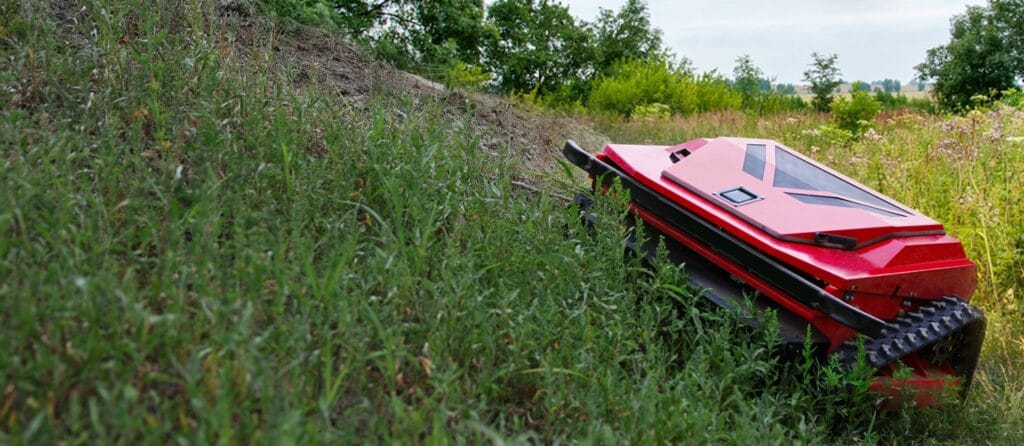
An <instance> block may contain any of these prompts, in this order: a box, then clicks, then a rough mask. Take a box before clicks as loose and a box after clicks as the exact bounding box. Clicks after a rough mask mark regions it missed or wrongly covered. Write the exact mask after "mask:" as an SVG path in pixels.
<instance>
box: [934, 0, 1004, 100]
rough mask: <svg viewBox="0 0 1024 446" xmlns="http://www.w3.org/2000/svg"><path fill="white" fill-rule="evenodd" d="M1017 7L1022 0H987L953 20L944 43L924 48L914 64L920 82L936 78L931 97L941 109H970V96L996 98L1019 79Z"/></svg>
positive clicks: (972, 98)
mask: <svg viewBox="0 0 1024 446" xmlns="http://www.w3.org/2000/svg"><path fill="white" fill-rule="evenodd" d="M1022 10H1024V0H992V1H991V2H990V4H989V6H968V8H967V11H966V12H965V13H964V14H962V15H958V16H956V17H954V18H953V20H952V27H951V29H950V41H949V43H947V44H946V45H943V46H939V47H936V48H932V49H930V50H928V55H927V58H926V59H925V61H924V62H923V63H921V64H919V65H918V66H917V67H916V69H917V72H918V76H919V77H920V79H921V80H922V81H923V80H934V81H935V87H934V89H933V90H932V95H933V96H934V97H935V98H936V100H938V102H939V103H940V104H941V105H942V106H943V107H944V108H946V109H948V110H964V109H967V108H970V107H971V106H973V105H975V100H974V98H975V97H987V98H989V99H993V100H994V99H998V98H999V95H1000V94H1001V93H1002V92H1003V91H1005V90H1008V89H1010V88H1013V87H1014V86H1015V82H1016V81H1017V80H1018V79H1020V78H1021V77H1024V46H1022V45H1021V43H1024V38H1022V37H1021V32H1024V12H1022ZM986 102H987V101H986Z"/></svg>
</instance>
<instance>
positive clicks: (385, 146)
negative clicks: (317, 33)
mask: <svg viewBox="0 0 1024 446" xmlns="http://www.w3.org/2000/svg"><path fill="white" fill-rule="evenodd" d="M38 3H39V2H30V1H26V2H21V3H18V2H6V3H4V4H3V8H2V10H0V12H2V14H3V20H4V23H5V25H4V28H3V29H2V30H0V32H2V34H3V39H4V40H3V41H2V43H0V52H2V57H3V60H4V61H5V68H4V71H3V72H2V73H0V84H2V87H3V88H2V89H0V104H3V105H2V108H0V142H2V144H3V148H4V149H3V150H4V152H3V156H4V161H3V164H2V168H0V188H2V191H3V196H4V197H5V198H4V203H5V205H4V207H3V208H0V234H2V236H0V281H2V284H3V285H2V286H0V392H2V394H0V442H4V443H6V442H26V443H29V442H31V443H52V442H54V441H57V440H61V441H67V442H69V443H72V444H74V443H96V442H101V443H112V442H125V443H138V442H160V443H163V442H169V441H184V442H197V443H207V442H215V441H216V442H224V443H253V442H272V443H283V442H289V441H298V442H303V443H311V442H327V441H339V440H345V439H348V440H349V441H354V440H355V439H356V438H371V439H376V440H380V441H383V440H397V441H406V442H423V441H431V442H435V441H436V442H444V441H446V440H456V441H460V440H462V441H481V440H485V439H488V438H495V437H505V438H509V439H520V440H529V439H530V438H535V439H539V440H541V441H546V442H550V441H556V440H560V439H571V440H604V441H608V442H630V443H648V442H664V441H677V442H678V441H694V442H707V441H714V442H727V443H750V442H754V441H759V442H767V443H787V444H788V443H790V442H792V441H793V440H798V441H801V442H826V441H850V440H863V441H868V442H870V441H878V440H886V439H904V440H907V441H913V440H926V439H938V440H950V441H953V440H958V439H961V438H963V437H965V436H966V437H973V438H976V439H980V440H989V441H1003V440H1005V439H1006V436H1007V435H1020V425H1021V423H1020V420H1019V418H1012V416H1009V415H999V414H998V413H997V412H996V409H990V410H988V411H986V410H985V409H984V408H979V407H977V406H978V404H977V402H976V400H972V403H970V404H969V405H968V414H969V415H970V416H968V417H958V418H957V419H954V420H952V421H951V422H950V423H942V422H941V420H942V416H943V415H942V414H934V413H931V414H929V413H924V414H918V413H912V412H904V413H900V414H888V415H876V414H874V413H873V412H872V410H871V409H870V405H869V404H867V403H865V401H864V398H863V395H861V394H859V393H857V392H851V391H849V388H848V387H846V386H844V385H843V383H842V380H837V379H835V378H834V377H831V376H828V375H827V374H824V375H821V374H815V373H813V372H812V373H810V374H807V375H800V374H798V373H797V372H798V370H796V369H795V367H796V366H792V367H794V368H789V367H790V366H778V365H776V364H774V362H773V361H772V359H771V358H770V356H769V355H768V354H767V346H768V345H770V342H771V339H770V337H768V336H763V335H761V334H758V333H754V336H751V335H750V333H747V332H744V331H741V330H740V329H739V328H738V324H737V322H736V321H733V320H729V319H728V318H727V317H725V316H720V315H716V314H713V313H711V314H709V313H704V312H702V311H701V310H699V309H698V308H696V307H693V306H690V305H679V302H683V303H685V302H686V301H688V300H689V299H692V298H691V297H690V293H687V292H685V291H684V290H680V289H678V288H677V287H676V286H674V285H673V284H678V283H680V282H681V281H682V276H681V274H682V273H681V272H680V271H677V270H675V269H672V268H663V269H661V270H658V271H655V272H649V271H647V270H644V269H640V268H638V267H637V265H636V264H635V263H634V262H633V261H631V260H628V259H623V257H622V255H621V252H622V247H621V241H620V240H621V233H620V230H619V228H618V227H617V225H615V224H613V223H612V222H614V221H615V220H616V219H617V216H618V215H619V213H621V209H622V203H621V202H620V201H616V200H613V199H602V200H600V201H599V209H598V212H599V213H601V214H602V215H605V216H606V217H607V218H605V219H604V220H602V221H603V222H605V223H604V224H602V225H599V226H598V228H597V234H596V236H588V235H587V233H586V232H585V231H584V230H582V229H581V228H579V227H578V226H577V224H576V222H575V220H576V219H575V217H574V216H573V215H572V213H571V212H570V211H567V210H566V209H564V206H563V204H562V203H560V202H558V201H555V200H551V199H549V198H548V197H546V196H538V195H531V194H526V193H525V192H523V191H522V190H519V189H515V188H513V187H512V186H511V184H510V180H509V178H507V176H506V174H505V172H506V171H507V169H506V168H507V167H508V166H507V164H506V163H508V162H511V161H506V159H507V158H508V156H507V154H506V153H495V152H490V151H486V150H481V148H480V145H479V141H478V137H479V135H477V134H475V133H474V131H473V130H472V128H473V126H472V125H469V124H468V123H467V122H466V121H465V120H463V119H458V118H451V117H449V116H446V114H445V113H442V112H441V110H440V108H439V107H438V106H437V105H434V104H429V103H421V102H416V101H412V100H408V99H406V98H403V97H401V96H393V95H387V94H385V95H382V96H381V97H379V98H377V99H375V100H374V101H372V102H371V103H370V104H369V105H368V106H367V107H354V106H353V105H352V104H350V103H349V102H348V101H347V100H346V99H345V98H344V97H341V96H338V95H337V94H336V93H335V92H334V91H331V90H330V89H328V88H321V87H317V86H315V85H314V86H310V87H308V88H305V89H302V90H297V89H296V88H295V87H294V86H293V83H292V82H291V81H290V80H289V79H288V73H287V72H285V73H278V72H275V71H271V70H269V69H268V68H267V67H268V66H272V65H273V64H269V63H263V61H265V60H266V58H268V57H270V54H271V53H270V52H269V51H265V50H263V49H261V48H249V49H248V51H247V53H246V54H247V55H246V58H245V59H244V62H245V63H242V62H243V61H241V60H239V55H238V53H237V51H236V49H235V47H233V46H232V45H231V44H230V36H231V35H232V33H233V32H234V30H233V28H232V27H233V26H234V25H224V24H223V23H224V22H222V21H221V20H219V19H218V18H217V12H216V10H215V6H214V2H212V1H201V0H200V1H194V2H177V1H159V0H158V1H155V2H150V1H139V2H131V1H127V0H117V1H102V2H101V1H96V2H92V1H86V2H82V3H80V4H79V3H75V2H71V3H68V2H58V3H55V4H54V5H53V6H50V7H48V6H46V5H45V4H44V5H40V4H38ZM257 20H258V19H257ZM726 133H734V132H726ZM512 161H514V160H512ZM560 192H562V193H567V192H571V190H563V191H560ZM915 204H916V203H915ZM1013 333H1019V332H1013ZM989 345H990V346H991V345H993V344H992V343H990V344H989ZM992 349H994V350H992V351H995V352H996V353H990V354H989V356H988V357H991V356H992V355H994V354H997V353H999V352H1002V353H1003V354H1007V355H1011V354H1012V355H1016V354H1017V353H1019V351H1017V350H1011V349H1009V348H1008V347H1003V348H1002V349H1001V350H1000V348H999V347H998V344H997V347H993V348H992ZM990 350H991V349H990ZM992 364H993V363H992V362H991V360H989V362H987V363H986V365H985V366H986V375H985V376H986V377H989V376H995V375H994V373H989V372H988V370H989V369H991V368H992V367H994V366H993V365H992ZM998 364H1003V365H1007V364H1009V363H1008V362H1001V363H997V365H998ZM1010 370H1011V371H1012V370H1013V369H1010ZM1006 379H1007V381H1006V382H1004V383H999V382H996V380H995V379H992V378H986V380H985V381H984V382H985V383H986V385H991V386H992V388H993V389H1003V390H1001V391H1002V393H998V392H997V391H991V392H989V393H982V392H976V393H975V394H976V395H996V396H999V397H1002V398H1004V400H1001V401H1000V402H1001V403H1003V402H1005V403H1006V404H1010V403H1013V404H1019V403H1017V402H1016V401H1019V400H1016V399H1012V398H1011V397H1012V395H1011V394H1009V393H1008V392H1009V391H1010V390H1009V389H1012V388H1013V387H1012V386H1014V385H1016V384H1015V383H1019V381H1012V380H1014V379H1016V380H1019V378H1013V377H1012V375H1009V374H1008V375H1007V378H1006ZM854 384H856V383H854ZM1018 388H1019V386H1018ZM986 392H988V391H986ZM971 404H973V405H971ZM1015 407H1017V408H1018V409H1017V410H1018V412H1017V415H1015V416H1016V417H1019V413H1020V412H1019V405H1018V406H1015ZM1008 409H1009V408H1008ZM918 415H921V417H918ZM984 417H989V418H984ZM982 422H984V423H985V425H981V424H979V423H982ZM1014 423H1015V424H1014ZM993 424H1002V425H1005V426H1004V427H1000V428H999V429H993V428H991V426H992V425H993Z"/></svg>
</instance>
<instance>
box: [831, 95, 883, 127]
mask: <svg viewBox="0 0 1024 446" xmlns="http://www.w3.org/2000/svg"><path fill="white" fill-rule="evenodd" d="M852 90H853V91H851V92H850V97H849V98H846V97H842V96H840V97H838V98H836V100H835V101H833V102H832V121H833V122H834V123H835V125H836V126H838V127H839V128H841V129H843V130H846V131H849V132H851V133H853V134H856V135H859V134H861V133H863V132H864V131H865V130H867V129H868V127H871V120H873V119H875V115H877V114H878V112H879V111H880V110H881V109H882V106H881V104H879V102H878V101H877V100H875V98H873V97H872V96H871V94H870V93H868V92H867V91H864V90H861V89H859V88H857V84H854V88H853V89H852Z"/></svg>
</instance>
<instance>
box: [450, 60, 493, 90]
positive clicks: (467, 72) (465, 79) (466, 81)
mask: <svg viewBox="0 0 1024 446" xmlns="http://www.w3.org/2000/svg"><path fill="white" fill-rule="evenodd" d="M489 80H491V73H488V72H487V71H486V70H484V69H483V68H482V67H480V66H476V65H466V64H465V63H462V62H459V61H456V62H455V63H453V64H452V66H451V67H449V68H448V71H447V72H446V73H445V76H444V84H445V86H446V87H448V88H469V89H474V90H478V89H480V87H482V86H483V84H484V82H487V81H489Z"/></svg>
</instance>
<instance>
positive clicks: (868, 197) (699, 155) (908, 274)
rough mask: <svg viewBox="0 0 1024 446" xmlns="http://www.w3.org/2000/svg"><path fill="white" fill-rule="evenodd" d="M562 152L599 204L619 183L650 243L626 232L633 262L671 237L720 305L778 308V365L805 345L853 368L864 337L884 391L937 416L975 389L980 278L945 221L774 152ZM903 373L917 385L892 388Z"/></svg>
mask: <svg viewBox="0 0 1024 446" xmlns="http://www.w3.org/2000/svg"><path fill="white" fill-rule="evenodd" d="M563 153H564V154H565V156H566V158H568V160H569V161H570V162H572V163H573V164H575V165H577V166H579V167H581V168H582V169H583V170H585V171H587V172H588V173H589V174H590V176H591V178H592V179H593V189H594V191H595V192H599V191H603V190H604V189H605V188H606V187H607V186H609V185H611V184H612V183H614V182H615V181H618V182H620V183H621V185H622V187H623V189H625V190H626V191H628V192H629V194H630V207H631V211H632V216H633V217H632V218H640V219H642V220H643V222H644V224H643V225H641V226H642V228H643V230H644V232H645V234H644V235H643V237H636V234H635V233H634V231H630V234H632V235H631V238H630V241H631V246H630V247H631V248H632V249H633V250H635V251H636V252H638V253H639V254H641V255H643V256H646V257H651V256H653V255H654V251H655V249H656V247H657V245H658V241H659V239H664V241H665V242H664V243H665V244H666V246H667V247H668V251H669V259H670V260H671V261H672V262H675V263H677V264H685V268H686V273H687V276H688V277H689V279H690V281H691V282H693V285H694V286H696V287H697V288H699V289H704V290H705V292H704V294H703V296H704V297H705V298H707V299H709V300H710V301H712V302H713V303H714V304H716V305H718V306H721V307H723V308H725V309H728V310H732V311H739V310H738V309H739V308H740V304H741V303H742V301H741V299H745V297H744V296H747V297H749V298H752V299H753V302H752V303H753V305H754V308H755V309H756V310H758V311H765V310H767V309H772V310H774V311H775V313H776V315H777V318H778V321H779V326H780V331H781V333H780V335H781V339H782V343H783V345H782V346H780V348H781V351H782V352H783V356H787V355H788V354H792V353H794V352H799V351H801V350H802V349H803V346H804V343H805V338H806V337H807V334H808V333H810V336H811V339H810V342H812V343H813V346H814V348H815V351H817V352H819V353H820V354H821V355H823V356H827V355H839V360H840V361H841V362H842V363H843V364H847V365H852V364H853V363H854V362H855V357H856V355H857V349H858V346H857V338H858V337H863V338H864V339H863V348H864V349H865V352H864V358H866V360H867V363H868V365H869V366H870V367H873V368H875V369H877V374H876V378H875V380H874V382H873V383H872V385H871V388H872V390H874V391H876V392H879V393H881V394H886V395H890V396H893V397H899V396H900V394H901V393H902V392H904V391H909V392H911V394H912V395H913V398H914V401H915V402H916V403H917V404H920V405H931V404H936V403H938V400H937V396H938V395H939V394H940V393H941V392H942V391H943V390H945V389H946V388H947V386H949V385H950V384H951V383H952V384H959V385H960V386H961V391H962V392H966V390H967V388H968V387H969V386H970V383H971V379H972V377H973V376H974V370H975V368H976V366H977V364H978V356H979V354H980V351H981V344H982V341H983V340H984V337H985V317H984V315H983V314H982V312H981V311H980V310H978V309H977V308H975V307H972V306H970V305H968V304H967V301H968V300H969V299H970V298H971V294H972V293H974V289H975V286H976V285H977V272H976V271H977V270H976V266H975V265H974V263H973V262H971V261H970V260H969V259H968V258H967V257H966V255H965V253H964V250H963V247H962V246H961V244H960V241H959V240H957V239H955V238H953V237H950V236H949V235H947V234H946V233H945V231H944V230H943V227H942V225H941V224H939V223H938V222H936V221H934V220H932V219H930V218H928V217H926V216H924V215H922V214H920V213H918V212H917V211H915V210H913V209H911V208H909V207H907V206H904V205H902V204H900V203H898V202H896V201H894V200H892V199H890V198H888V197H885V196H883V195H882V194H880V193H878V192H876V191H874V190H871V189H870V188H868V187H866V186H864V185H862V184H860V183H858V182H856V181H853V180H851V179H849V178H847V177H845V176H843V175H841V174H839V173H837V172H835V171H833V170H831V169H829V168H827V167H825V166H822V165H820V164H818V163H816V162H814V161H813V160H811V159H809V158H807V157H804V156H803V155H801V154H799V153H797V152H795V151H793V150H792V149H789V148H787V147H785V146H783V145H782V144H780V143H778V142H775V141H772V140H765V139H746V138H715V139H695V140H693V141H688V142H685V143H683V144H679V145H676V146H670V147H669V146H650V145H624V144H610V145H608V146H607V147H605V148H604V150H602V151H601V152H600V153H598V154H597V155H596V156H595V155H592V154H591V153H589V152H587V151H586V150H583V149H581V148H580V147H579V146H578V145H576V143H575V142H573V141H569V142H567V143H566V145H565V148H564V150H563ZM634 221H635V220H634ZM635 227H636V226H633V228H634V229H635ZM637 240H642V241H643V242H642V243H636V241H637ZM754 319H756V318H754ZM787 352H788V353H787ZM898 363H902V364H904V365H905V366H906V367H908V368H909V369H910V371H911V373H910V374H909V375H910V376H909V378H906V377H905V375H902V374H900V376H899V377H898V378H897V377H895V376H894V372H895V371H896V368H897V364H898ZM963 394H964V393H961V395H963Z"/></svg>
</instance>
